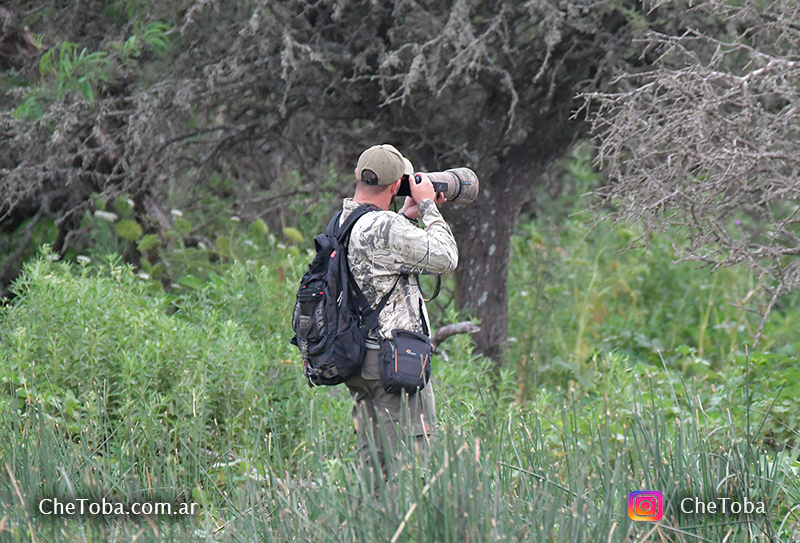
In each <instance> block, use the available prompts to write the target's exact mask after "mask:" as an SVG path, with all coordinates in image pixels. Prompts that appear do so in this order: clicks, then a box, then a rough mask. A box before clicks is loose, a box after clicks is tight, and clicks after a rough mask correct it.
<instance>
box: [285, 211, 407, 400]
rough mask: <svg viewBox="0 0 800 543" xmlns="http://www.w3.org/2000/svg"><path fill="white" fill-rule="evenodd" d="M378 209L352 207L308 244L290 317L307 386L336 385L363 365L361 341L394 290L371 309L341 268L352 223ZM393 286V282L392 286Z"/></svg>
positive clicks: (343, 265) (375, 323)
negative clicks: (311, 251) (310, 254)
mask: <svg viewBox="0 0 800 543" xmlns="http://www.w3.org/2000/svg"><path fill="white" fill-rule="evenodd" d="M379 209H380V208H379V207H377V206H373V205H371V204H362V205H360V206H359V207H357V208H356V209H355V210H354V211H353V212H352V213H351V214H350V215H349V216H348V217H347V219H346V220H345V221H344V223H343V224H342V225H341V227H340V226H339V217H340V216H341V214H342V212H341V211H340V212H339V213H337V214H336V216H334V217H333V219H331V222H330V223H328V228H327V229H326V230H325V233H323V234H320V235H318V236H317V237H315V238H314V245H315V246H316V250H317V254H316V256H314V260H312V261H311V264H310V265H309V266H308V271H307V272H306V273H305V275H303V278H302V279H301V280H300V288H299V289H297V302H296V303H295V306H294V313H293V315H292V329H293V330H294V333H295V336H294V338H292V341H291V342H292V344H294V345H297V347H298V348H299V349H300V354H301V355H302V357H303V368H304V371H305V376H306V379H307V380H308V386H314V385H338V384H339V383H343V382H345V381H347V380H348V379H349V378H350V377H351V376H352V375H353V374H354V373H355V372H356V371H357V370H358V369H359V368H360V367H361V364H362V363H363V362H364V356H365V354H366V345H365V342H366V337H367V335H368V334H369V332H370V331H371V330H373V329H375V328H377V326H378V315H379V314H380V312H381V310H382V309H383V308H384V306H385V305H386V302H387V301H388V299H389V295H390V294H391V293H392V291H394V286H393V287H392V290H390V291H389V292H388V293H387V294H386V296H384V297H383V299H382V300H381V301H380V303H379V304H378V306H377V307H376V308H375V309H372V308H371V307H370V305H369V302H367V300H366V298H365V297H364V294H363V293H362V292H361V289H360V288H358V285H357V284H356V282H355V280H354V279H353V277H352V275H351V273H350V268H349V266H348V265H347V244H348V242H349V240H350V231H351V230H352V229H353V225H354V224H355V223H356V221H357V220H358V219H360V218H361V217H363V216H364V215H365V214H366V213H369V212H370V211H376V210H379ZM395 286H397V282H395Z"/></svg>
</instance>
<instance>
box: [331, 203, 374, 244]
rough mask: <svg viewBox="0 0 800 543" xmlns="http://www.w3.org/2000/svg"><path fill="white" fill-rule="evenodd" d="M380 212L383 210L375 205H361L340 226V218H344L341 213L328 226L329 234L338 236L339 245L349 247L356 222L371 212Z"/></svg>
mask: <svg viewBox="0 0 800 543" xmlns="http://www.w3.org/2000/svg"><path fill="white" fill-rule="evenodd" d="M380 210H381V208H379V207H378V206H376V205H373V204H361V205H359V206H358V207H357V208H355V209H354V210H353V211H352V213H350V215H348V216H347V218H346V219H345V220H344V222H343V223H342V224H341V225H340V224H339V218H340V217H341V216H342V212H341V211H340V212H339V213H337V214H336V215H335V216H334V217H333V219H331V222H330V223H329V224H328V229H327V232H328V233H329V234H332V235H334V236H336V240H337V241H338V242H339V245H342V246H344V247H347V242H348V241H349V240H350V231H351V230H352V229H353V226H355V224H356V221H358V219H360V218H361V217H363V216H364V215H366V214H367V213H369V212H370V211H380Z"/></svg>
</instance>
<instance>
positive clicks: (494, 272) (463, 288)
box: [445, 168, 533, 363]
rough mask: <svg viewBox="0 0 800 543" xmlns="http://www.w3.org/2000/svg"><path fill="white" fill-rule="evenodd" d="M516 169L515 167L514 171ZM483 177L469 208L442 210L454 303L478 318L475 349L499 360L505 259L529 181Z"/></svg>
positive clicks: (504, 327)
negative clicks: (452, 257) (449, 238)
mask: <svg viewBox="0 0 800 543" xmlns="http://www.w3.org/2000/svg"><path fill="white" fill-rule="evenodd" d="M518 171H519V170H518ZM493 177H494V178H489V179H481V193H480V195H479V196H478V198H477V199H476V200H475V201H474V202H473V203H471V204H469V205H468V206H463V207H461V206H455V205H453V206H452V207H449V208H448V207H447V206H446V209H445V213H446V214H447V219H448V222H449V223H450V225H451V226H452V228H453V234H454V235H455V238H456V241H457V242H458V253H459V258H458V267H457V268H456V302H457V306H458V307H459V309H462V310H466V311H467V313H468V314H471V315H474V316H475V317H477V318H478V319H480V331H479V332H478V333H477V334H475V335H474V336H473V337H474V339H475V343H476V346H477V348H478V351H479V352H480V353H482V354H484V355H486V356H488V357H489V358H491V359H492V360H494V361H495V362H497V363H499V362H500V360H501V358H502V356H503V353H504V351H505V344H506V336H507V334H508V259H509V249H510V243H511V234H512V233H513V231H514V223H515V221H516V219H517V216H518V215H519V212H520V209H521V208H522V206H523V204H524V203H525V201H526V200H527V198H528V197H529V195H530V194H531V191H532V190H533V188H532V183H531V182H530V181H529V180H528V179H520V178H519V176H517V177H515V176H511V175H508V173H507V171H506V168H502V169H500V170H497V173H495V175H494V176H493Z"/></svg>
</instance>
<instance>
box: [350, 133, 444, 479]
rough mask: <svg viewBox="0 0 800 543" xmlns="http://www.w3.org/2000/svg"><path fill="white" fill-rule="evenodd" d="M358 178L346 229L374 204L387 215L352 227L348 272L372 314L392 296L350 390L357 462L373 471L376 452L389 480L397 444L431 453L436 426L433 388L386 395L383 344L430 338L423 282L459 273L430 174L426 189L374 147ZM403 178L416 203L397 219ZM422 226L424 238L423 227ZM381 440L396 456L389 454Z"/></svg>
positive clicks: (405, 166) (389, 150) (395, 156)
mask: <svg viewBox="0 0 800 543" xmlns="http://www.w3.org/2000/svg"><path fill="white" fill-rule="evenodd" d="M355 173H356V181H357V182H356V190H355V195H354V196H353V198H347V199H345V200H344V207H343V212H342V217H341V219H340V224H341V223H342V222H343V221H344V220H345V219H346V218H347V216H348V215H349V214H350V213H351V212H352V211H353V210H354V209H356V208H357V207H358V206H359V205H361V204H365V203H367V204H373V205H375V206H377V207H379V208H380V209H381V211H373V212H371V213H368V214H366V215H364V216H363V217H362V218H361V219H359V220H358V221H357V222H356V224H355V226H354V227H353V229H352V231H351V234H350V243H349V248H348V263H349V265H350V270H351V272H352V274H353V278H354V280H355V281H356V283H357V284H358V286H359V287H360V288H361V290H362V292H363V293H364V296H365V297H366V299H367V301H368V302H369V303H370V304H371V305H372V307H376V306H377V305H378V303H379V301H380V300H381V299H382V298H383V297H384V296H385V295H386V294H387V293H389V292H390V291H391V295H390V296H389V298H388V301H387V303H386V305H385V307H384V308H383V310H382V311H381V312H380V315H379V319H378V330H377V334H376V335H377V337H374V336H371V337H370V338H368V342H367V356H366V358H365V360H364V364H363V366H362V367H361V369H360V370H359V371H358V372H356V374H355V375H353V377H351V378H350V379H349V380H348V381H347V383H346V384H347V387H348V389H349V390H350V393H351V395H352V396H353V399H354V400H355V406H354V407H353V423H354V425H355V428H356V433H357V434H358V447H359V457H360V459H361V461H362V462H364V463H365V464H367V465H371V464H372V454H373V451H372V448H373V447H376V451H375V452H376V453H377V458H378V462H379V463H380V468H381V472H382V474H383V476H384V478H386V477H388V475H389V473H388V466H387V464H388V459H387V455H391V457H392V458H393V459H394V458H396V457H397V451H398V445H399V442H400V441H401V440H402V439H403V438H404V437H405V436H407V435H408V436H413V439H414V443H413V445H414V447H415V450H416V451H418V452H421V451H422V450H424V449H425V448H427V446H428V445H429V440H430V437H431V433H432V431H433V429H434V428H435V426H436V406H435V403H434V396H433V386H432V383H431V382H428V384H427V385H426V386H425V388H424V389H422V390H421V391H420V392H418V393H416V394H411V395H408V394H405V393H403V394H389V393H387V392H385V391H384V390H383V387H382V386H381V382H380V372H379V367H378V341H379V340H380V339H386V338H388V339H391V337H392V335H391V332H392V330H394V329H403V330H411V331H414V332H419V333H423V334H426V335H429V334H430V321H429V320H428V313H427V309H426V307H425V302H424V300H423V296H422V292H421V291H420V287H419V278H418V274H420V273H433V274H442V273H445V272H448V271H450V270H453V269H454V268H455V267H456V265H457V264H458V248H457V246H456V241H455V239H454V238H453V233H452V232H451V231H450V227H449V226H448V225H447V223H446V222H445V220H444V219H443V218H442V215H441V214H440V212H439V209H438V208H437V207H436V205H437V204H441V203H443V202H444V201H445V197H444V195H443V194H439V195H438V196H437V194H436V192H435V191H434V189H433V184H432V183H431V181H430V180H429V179H428V176H427V175H426V174H424V173H420V174H418V175H419V176H420V178H421V182H420V183H418V184H417V183H415V182H414V179H413V173H414V172H413V168H412V166H411V162H409V161H408V160H407V159H406V158H405V157H403V155H402V154H400V152H399V151H398V150H397V149H395V148H394V147H393V146H391V145H376V146H373V147H370V148H369V149H367V150H366V151H364V152H363V153H362V154H361V156H360V157H359V159H358V165H357V167H356V172H355ZM404 175H409V176H412V177H411V181H410V183H409V184H410V187H411V196H409V197H407V198H406V200H405V204H404V205H403V208H402V209H401V211H400V212H399V213H394V212H391V211H388V209H389V206H390V204H391V202H392V200H393V198H394V196H395V195H396V194H397V192H398V190H399V189H400V184H401V182H402V178H403V176H404ZM420 218H421V219H422V222H423V224H424V225H425V229H424V230H423V229H421V228H419V227H418V226H417V222H418V219H420ZM392 289H393V290H392ZM406 417H408V418H406ZM383 439H385V440H386V443H387V444H388V446H389V448H390V449H391V450H388V451H384V450H383Z"/></svg>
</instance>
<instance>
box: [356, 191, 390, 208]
mask: <svg viewBox="0 0 800 543" xmlns="http://www.w3.org/2000/svg"><path fill="white" fill-rule="evenodd" d="M353 201H354V202H356V203H359V204H372V205H375V206H378V207H379V208H381V209H384V210H385V209H389V206H390V205H391V203H392V194H391V193H389V192H387V193H385V194H381V195H371V194H360V193H359V192H358V191H356V193H355V195H353Z"/></svg>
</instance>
